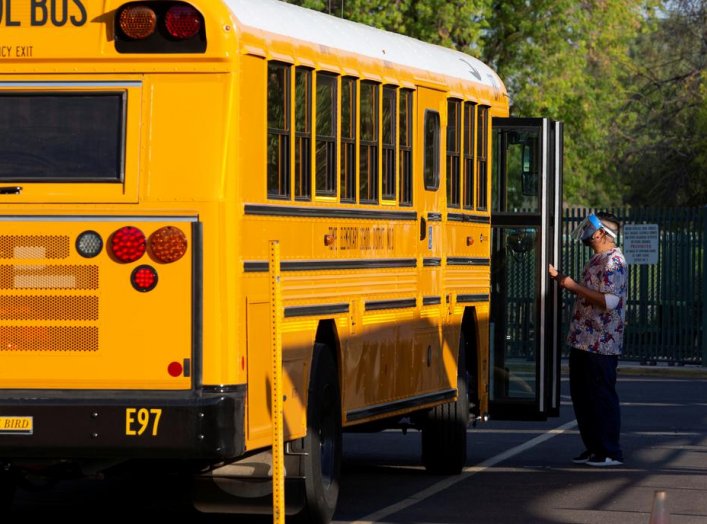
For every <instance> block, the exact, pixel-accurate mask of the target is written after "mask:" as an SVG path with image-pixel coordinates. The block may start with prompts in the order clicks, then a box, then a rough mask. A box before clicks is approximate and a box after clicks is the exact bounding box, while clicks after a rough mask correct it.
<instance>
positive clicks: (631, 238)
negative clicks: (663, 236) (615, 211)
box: [623, 224, 658, 264]
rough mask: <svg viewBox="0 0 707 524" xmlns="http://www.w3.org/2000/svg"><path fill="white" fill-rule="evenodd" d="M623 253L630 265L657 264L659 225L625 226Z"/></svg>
mask: <svg viewBox="0 0 707 524" xmlns="http://www.w3.org/2000/svg"><path fill="white" fill-rule="evenodd" d="M623 252H624V256H625V257H626V262H628V263H629V264H657V263H658V224H624V248H623Z"/></svg>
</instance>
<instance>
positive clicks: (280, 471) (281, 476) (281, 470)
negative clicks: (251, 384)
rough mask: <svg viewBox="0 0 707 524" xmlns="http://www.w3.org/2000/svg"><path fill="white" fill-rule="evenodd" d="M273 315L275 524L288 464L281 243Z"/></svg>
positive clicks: (281, 517) (280, 517)
mask: <svg viewBox="0 0 707 524" xmlns="http://www.w3.org/2000/svg"><path fill="white" fill-rule="evenodd" d="M270 316H271V325H272V343H271V347H272V387H271V393H270V395H271V397H270V398H271V404H272V412H271V413H272V514H273V524H284V522H285V463H284V443H283V438H284V437H283V415H282V405H283V401H282V336H281V331H280V320H281V319H282V317H283V315H282V289H281V282H280V242H279V241H277V240H271V241H270Z"/></svg>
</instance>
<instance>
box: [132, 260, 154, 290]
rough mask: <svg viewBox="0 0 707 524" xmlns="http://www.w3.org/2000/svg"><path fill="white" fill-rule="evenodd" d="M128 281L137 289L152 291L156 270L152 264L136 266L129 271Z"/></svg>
mask: <svg viewBox="0 0 707 524" xmlns="http://www.w3.org/2000/svg"><path fill="white" fill-rule="evenodd" d="M130 283H131V284H132V285H133V287H134V288H135V289H137V290H138V291H140V292H142V293H145V292H147V291H152V290H153V289H155V286H156V285H157V271H155V268H154V267H152V266H138V267H136V268H135V269H133V272H132V273H130Z"/></svg>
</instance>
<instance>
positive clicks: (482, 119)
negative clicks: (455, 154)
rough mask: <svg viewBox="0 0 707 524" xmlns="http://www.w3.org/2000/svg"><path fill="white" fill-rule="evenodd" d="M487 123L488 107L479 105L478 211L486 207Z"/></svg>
mask: <svg viewBox="0 0 707 524" xmlns="http://www.w3.org/2000/svg"><path fill="white" fill-rule="evenodd" d="M488 123H489V108H488V107H481V106H480V107H479V116H478V119H477V128H476V129H477V133H476V135H477V139H476V143H477V145H478V148H477V154H476V166H477V170H476V173H477V176H478V177H479V183H478V184H477V187H478V193H477V195H476V207H477V208H478V209H479V210H480V211H486V210H487V209H488V202H487V196H486V193H487V189H488V169H487V165H488V162H487V161H486V158H487V156H488V151H487V150H488V147H487V145H488Z"/></svg>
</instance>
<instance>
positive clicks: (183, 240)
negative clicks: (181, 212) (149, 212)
mask: <svg viewBox="0 0 707 524" xmlns="http://www.w3.org/2000/svg"><path fill="white" fill-rule="evenodd" d="M148 245H149V247H150V253H151V254H152V256H153V257H154V258H155V260H157V261H159V262H162V263H164V264H169V263H170V262H176V261H177V260H179V259H180V258H182V257H183V256H184V253H186V252H187V236H186V235H185V234H184V233H183V232H182V231H181V230H180V229H179V228H176V227H173V226H165V227H162V228H160V229H158V230H157V231H155V232H154V233H152V235H150V239H149V240H148Z"/></svg>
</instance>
